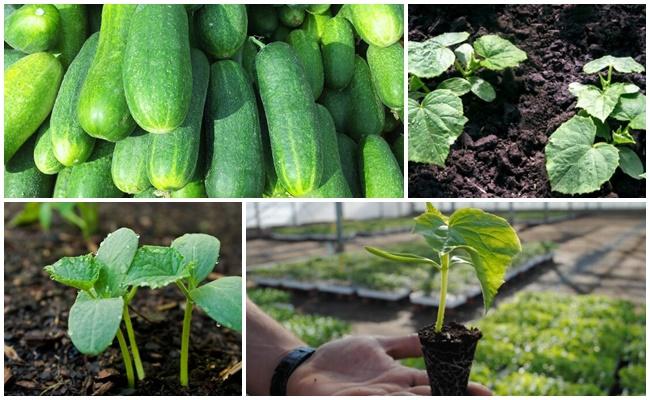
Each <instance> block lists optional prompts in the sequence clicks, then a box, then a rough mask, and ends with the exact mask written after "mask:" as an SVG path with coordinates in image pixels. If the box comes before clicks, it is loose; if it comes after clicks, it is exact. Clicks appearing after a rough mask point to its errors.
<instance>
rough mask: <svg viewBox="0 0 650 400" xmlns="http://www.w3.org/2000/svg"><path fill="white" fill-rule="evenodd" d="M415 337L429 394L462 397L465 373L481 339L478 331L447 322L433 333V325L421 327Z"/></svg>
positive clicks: (466, 380) (466, 379)
mask: <svg viewBox="0 0 650 400" xmlns="http://www.w3.org/2000/svg"><path fill="white" fill-rule="evenodd" d="M418 336H419V337H420V344H421V345H422V355H423V357H424V363H425V365H426V367H427V375H428V376H429V384H430V385H431V395H433V396H466V395H467V383H468V382H469V373H470V371H471V369H472V362H473V361H474V353H475V351H476V344H477V343H478V341H479V339H480V338H481V336H482V334H481V331H479V330H478V329H477V328H470V329H468V328H466V327H465V326H463V325H461V324H457V323H455V322H450V323H446V324H444V325H443V327H442V330H441V331H440V332H436V331H435V328H434V326H433V325H430V326H427V327H425V328H422V329H420V330H419V331H418Z"/></svg>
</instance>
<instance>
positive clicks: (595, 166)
mask: <svg viewBox="0 0 650 400" xmlns="http://www.w3.org/2000/svg"><path fill="white" fill-rule="evenodd" d="M595 136H596V126H595V125H594V123H593V122H592V121H591V119H590V118H585V117H581V116H574V117H573V118H571V119H570V120H568V121H567V122H565V123H563V124H562V125H560V127H559V128H557V130H556V131H555V132H553V133H552V134H551V136H550V138H549V141H548V144H547V145H546V148H545V150H544V151H545V154H546V171H547V173H548V177H549V181H550V183H551V189H553V190H554V191H556V192H560V193H565V194H579V193H590V192H593V191H596V190H598V189H599V188H600V186H601V185H602V184H603V183H605V182H607V181H608V180H609V179H610V178H611V177H612V175H613V174H614V171H616V167H617V166H618V162H619V156H618V150H617V149H616V147H614V146H612V145H610V144H607V143H604V142H601V143H596V144H594V139H595Z"/></svg>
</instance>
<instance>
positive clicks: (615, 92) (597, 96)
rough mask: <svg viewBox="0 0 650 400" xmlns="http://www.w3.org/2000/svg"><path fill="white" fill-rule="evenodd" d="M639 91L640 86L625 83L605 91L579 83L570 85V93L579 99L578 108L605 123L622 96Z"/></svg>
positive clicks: (611, 86) (617, 84)
mask: <svg viewBox="0 0 650 400" xmlns="http://www.w3.org/2000/svg"><path fill="white" fill-rule="evenodd" d="M638 91H639V88H638V86H636V85H632V84H625V83H613V84H612V85H610V86H608V87H606V88H605V89H603V90H601V89H600V88H598V87H596V86H594V85H583V84H581V83H578V82H573V83H571V84H570V85H569V92H571V94H573V95H574V96H576V97H577V98H578V103H577V104H576V107H577V108H582V109H584V110H585V111H587V112H588V113H589V114H590V115H592V116H594V117H596V118H598V119H599V120H601V121H603V122H605V120H606V119H607V117H608V116H609V115H610V114H611V113H612V111H614V107H616V104H617V103H618V100H619V97H621V95H623V94H631V93H636V92H638Z"/></svg>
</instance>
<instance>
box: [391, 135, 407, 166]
mask: <svg viewBox="0 0 650 400" xmlns="http://www.w3.org/2000/svg"><path fill="white" fill-rule="evenodd" d="M390 149H391V150H392V151H393V155H394V156H395V159H396V160H397V163H398V164H399V169H400V171H404V135H399V136H397V139H395V140H394V141H393V144H392V145H391V146H390Z"/></svg>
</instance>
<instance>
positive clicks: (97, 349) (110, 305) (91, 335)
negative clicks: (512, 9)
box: [68, 292, 124, 355]
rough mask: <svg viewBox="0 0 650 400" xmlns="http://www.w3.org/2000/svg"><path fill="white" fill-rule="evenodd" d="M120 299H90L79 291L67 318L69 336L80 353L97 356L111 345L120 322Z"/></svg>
mask: <svg viewBox="0 0 650 400" xmlns="http://www.w3.org/2000/svg"><path fill="white" fill-rule="evenodd" d="M123 307H124V300H123V299H122V298H121V297H113V298H100V299H93V298H91V297H90V296H88V294H86V293H85V292H80V293H79V295H78V296H77V299H76V300H75V302H74V304H73V305H72V308H71V309H70V315H69V317H68V334H69V335H70V339H72V343H73V344H74V346H75V347H76V348H77V350H79V351H80V352H82V353H83V354H90V355H96V354H99V353H101V352H103V351H104V350H106V348H107V347H108V346H110V345H111V343H112V342H113V338H115V334H116V333H117V329H118V328H119V326H120V322H121V321H122V311H123Z"/></svg>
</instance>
